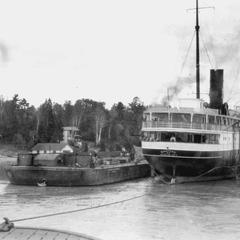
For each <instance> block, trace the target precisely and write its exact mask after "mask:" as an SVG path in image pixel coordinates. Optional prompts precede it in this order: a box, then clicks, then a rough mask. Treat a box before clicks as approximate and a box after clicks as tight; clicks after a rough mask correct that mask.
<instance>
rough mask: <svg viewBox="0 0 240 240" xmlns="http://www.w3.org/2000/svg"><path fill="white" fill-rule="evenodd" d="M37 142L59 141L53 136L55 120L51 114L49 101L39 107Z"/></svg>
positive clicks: (51, 108)
mask: <svg viewBox="0 0 240 240" xmlns="http://www.w3.org/2000/svg"><path fill="white" fill-rule="evenodd" d="M38 111H39V128H38V141H39V142H59V141H60V139H59V138H58V136H56V135H55V128H56V119H55V116H54V113H53V104H52V101H51V99H48V100H46V101H45V102H44V103H43V104H42V105H41V106H40V107H39V110H38Z"/></svg>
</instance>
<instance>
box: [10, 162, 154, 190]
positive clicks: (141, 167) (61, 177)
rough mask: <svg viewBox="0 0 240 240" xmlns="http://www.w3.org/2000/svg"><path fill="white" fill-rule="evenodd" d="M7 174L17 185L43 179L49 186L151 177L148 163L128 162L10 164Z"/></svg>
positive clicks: (80, 184)
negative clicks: (78, 165)
mask: <svg viewBox="0 0 240 240" xmlns="http://www.w3.org/2000/svg"><path fill="white" fill-rule="evenodd" d="M6 174H7V177H8V179H9V181H10V182H11V183H12V184H16V185H33V186H37V184H38V183H39V182H41V181H42V180H43V179H45V180H46V183H47V186H91V185H103V184H110V183H116V182H121V181H126V180H132V179H137V178H143V177H149V176H150V175H151V169H150V166H149V164H148V163H138V164H134V163H128V164H121V165H114V166H104V167H96V168H76V167H35V166H8V167H7V168H6Z"/></svg>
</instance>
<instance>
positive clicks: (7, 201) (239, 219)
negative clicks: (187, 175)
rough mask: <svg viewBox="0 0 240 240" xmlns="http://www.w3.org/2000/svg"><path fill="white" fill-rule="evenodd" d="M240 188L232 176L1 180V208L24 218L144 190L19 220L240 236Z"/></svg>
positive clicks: (148, 234)
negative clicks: (90, 183) (171, 180)
mask: <svg viewBox="0 0 240 240" xmlns="http://www.w3.org/2000/svg"><path fill="white" fill-rule="evenodd" d="M239 187H240V185H239V183H238V182H236V181H219V182H209V183H195V184H193V183H191V184H182V185H174V186H169V185H162V184H156V183H155V182H153V181H151V180H149V179H144V180H138V181H130V182H125V183H119V184H112V185H106V186H99V187H73V188H62V187H58V188H56V187H46V188H38V187H30V186H14V185H7V184H6V183H5V184H0V213H1V216H2V217H3V216H8V217H10V218H11V219H15V218H24V217H31V216H36V215H42V214H49V213H55V212H59V211H68V210H73V209H79V208H85V207H91V206H96V205H99V204H104V203H109V202H113V201H119V200H122V199H126V198H130V197H133V196H137V195H142V194H146V196H144V197H142V198H139V199H135V200H132V201H129V202H124V203H121V204H116V205H112V206H108V207H103V208H98V209H94V210H89V211H85V212H77V213H72V214H68V215H62V216H55V217H50V218H47V219H38V220H32V221H26V222H22V223H21V225H25V226H39V227H53V228H59V229H64V230H69V231H77V232H82V233H85V234H89V235H94V236H97V237H100V238H102V239H106V240H110V239H115V240H118V239H119V240H120V239H134V240H140V239H141V240H155V239H174V240H175V239H180V240H181V239H184V240H185V239H204V240H205V239H207V240H210V239H239V238H240V230H239V224H240V208H239V206H240V195H239V192H240V191H239ZM1 216H0V217H1ZM19 224H20V223H19ZM226 237H227V238H226Z"/></svg>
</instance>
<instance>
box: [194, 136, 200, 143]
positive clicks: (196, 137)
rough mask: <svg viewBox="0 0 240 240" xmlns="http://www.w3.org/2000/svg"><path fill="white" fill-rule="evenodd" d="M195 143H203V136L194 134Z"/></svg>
mask: <svg viewBox="0 0 240 240" xmlns="http://www.w3.org/2000/svg"><path fill="white" fill-rule="evenodd" d="M193 136H194V143H201V141H202V136H201V134H194V135H193Z"/></svg>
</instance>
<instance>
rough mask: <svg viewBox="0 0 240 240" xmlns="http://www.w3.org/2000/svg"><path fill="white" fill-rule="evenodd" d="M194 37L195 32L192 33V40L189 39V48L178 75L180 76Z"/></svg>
mask: <svg viewBox="0 0 240 240" xmlns="http://www.w3.org/2000/svg"><path fill="white" fill-rule="evenodd" d="M194 37H195V31H194V32H193V36H192V39H191V41H190V44H189V46H188V49H187V53H186V55H185V58H184V61H183V64H182V67H181V71H180V75H181V74H182V72H183V68H184V67H185V64H186V62H187V58H188V54H189V52H190V49H191V47H192V42H193V39H194Z"/></svg>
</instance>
